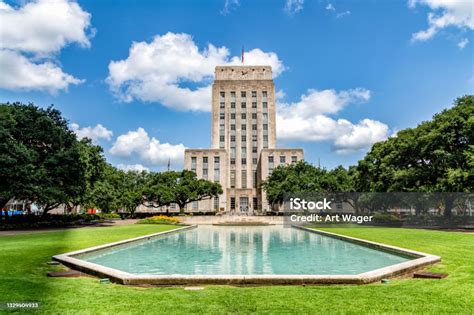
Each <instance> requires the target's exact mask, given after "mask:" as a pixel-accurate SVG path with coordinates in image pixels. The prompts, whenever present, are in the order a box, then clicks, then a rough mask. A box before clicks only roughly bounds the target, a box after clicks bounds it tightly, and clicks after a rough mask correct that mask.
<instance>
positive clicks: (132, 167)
mask: <svg viewBox="0 0 474 315" xmlns="http://www.w3.org/2000/svg"><path fill="white" fill-rule="evenodd" d="M117 167H118V168H119V169H121V170H124V171H125V172H128V171H132V172H143V171H145V172H148V171H150V169H149V168H148V167H146V166H143V165H141V164H118V165H117Z"/></svg>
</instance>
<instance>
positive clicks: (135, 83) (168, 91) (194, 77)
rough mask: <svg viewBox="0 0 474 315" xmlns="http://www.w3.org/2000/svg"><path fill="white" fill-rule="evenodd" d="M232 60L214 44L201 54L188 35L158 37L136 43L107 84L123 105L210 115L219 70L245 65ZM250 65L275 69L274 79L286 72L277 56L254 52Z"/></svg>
mask: <svg viewBox="0 0 474 315" xmlns="http://www.w3.org/2000/svg"><path fill="white" fill-rule="evenodd" d="M229 54H230V53H229V50H228V49H227V48H226V47H216V46H214V45H212V44H208V45H207V47H206V48H205V49H202V50H200V49H199V47H198V46H197V45H196V44H195V43H194V41H193V39H192V37H191V35H189V34H184V33H181V34H176V33H167V34H165V35H157V36H155V37H154V39H153V41H151V42H150V43H148V42H134V43H133V44H132V46H131V48H130V50H129V55H128V57H127V58H126V59H124V60H119V61H112V62H110V64H109V76H108V77H107V80H106V81H107V83H108V84H109V86H110V89H111V91H112V92H113V93H114V95H115V96H117V97H118V98H119V99H120V100H121V101H124V102H131V101H132V100H135V99H137V100H141V101H145V102H159V103H161V104H162V105H164V106H166V107H169V108H173V109H176V110H182V111H187V110H191V111H210V110H211V85H210V84H211V80H212V76H213V74H214V68H215V66H216V65H226V64H240V57H232V58H231V57H229ZM245 60H246V64H249V65H251V64H265V65H271V66H272V67H273V69H274V73H275V76H278V75H279V74H280V73H281V72H282V71H284V70H285V67H284V65H283V63H282V62H281V60H279V59H278V56H277V55H276V54H275V53H273V52H268V53H267V52H263V51H262V50H260V49H253V50H251V51H249V52H245ZM183 84H188V86H183ZM189 85H193V86H194V88H191V87H189Z"/></svg>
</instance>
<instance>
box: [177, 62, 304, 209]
mask: <svg viewBox="0 0 474 315" xmlns="http://www.w3.org/2000/svg"><path fill="white" fill-rule="evenodd" d="M302 159H303V149H282V148H276V125H275V85H274V83H273V79H272V68H271V67H270V66H218V67H216V68H215V78H214V84H213V85H212V129H211V148H210V149H187V150H186V151H185V158H184V167H185V169H188V170H192V171H194V172H196V174H197V176H198V178H203V179H208V180H211V181H216V182H219V183H220V184H221V185H222V188H223V190H224V192H223V194H222V195H220V196H219V197H218V198H214V199H212V200H202V201H199V202H193V203H191V204H188V205H187V209H186V211H187V212H210V211H214V212H225V213H229V214H249V215H252V214H263V213H265V212H267V211H269V210H271V209H270V205H269V204H268V202H267V198H266V195H265V192H264V191H263V190H262V189H261V188H260V185H261V183H262V181H263V180H265V179H266V178H267V177H268V175H269V174H271V172H272V170H273V168H274V167H276V166H278V165H280V164H290V163H296V162H297V161H299V160H302Z"/></svg>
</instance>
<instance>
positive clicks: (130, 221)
mask: <svg viewBox="0 0 474 315" xmlns="http://www.w3.org/2000/svg"><path fill="white" fill-rule="evenodd" d="M137 221H138V220H137V219H126V220H113V221H107V222H103V223H98V224H96V225H86V226H72V227H67V228H50V229H49V228H44V229H31V230H8V231H0V237H1V236H11V235H23V234H36V233H47V232H57V231H65V230H71V229H93V228H96V227H105V226H118V225H128V224H135V223H136V222H137Z"/></svg>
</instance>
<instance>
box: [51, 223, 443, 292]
mask: <svg viewBox="0 0 474 315" xmlns="http://www.w3.org/2000/svg"><path fill="white" fill-rule="evenodd" d="M195 227H196V225H191V226H185V227H181V228H177V229H175V230H171V231H166V232H160V233H155V234H151V235H146V236H141V237H136V238H132V239H128V240H124V241H120V242H115V243H110V244H105V245H101V246H95V247H91V248H87V249H83V250H79V251H74V252H70V253H65V254H61V255H56V256H54V257H53V260H55V261H58V262H60V263H62V264H63V265H65V266H68V267H70V268H71V269H74V270H78V271H81V272H84V273H87V274H90V275H94V276H97V277H101V278H109V279H110V280H111V281H113V282H116V283H120V284H125V285H144V284H147V285H197V284H225V285H318V284H319V285H330V284H353V285H361V284H368V283H373V282H377V281H380V280H381V279H385V278H391V277H396V276H401V275H405V274H410V273H413V272H415V271H418V270H420V269H423V268H425V267H426V266H428V265H431V264H434V263H437V262H439V261H441V258H440V257H439V256H434V255H430V254H426V253H422V252H417V251H412V250H408V249H404V248H400V247H395V246H390V245H385V244H381V243H376V242H371V241H366V240H362V239H358V238H353V237H348V236H344V235H340V234H335V233H330V232H325V231H320V230H314V229H309V228H305V227H300V226H294V228H298V229H302V230H305V231H308V232H311V233H317V234H321V235H324V236H327V237H332V238H337V239H340V240H344V241H347V242H351V243H356V244H358V245H361V246H365V247H369V248H374V249H377V250H381V251H386V252H391V253H396V254H401V255H405V256H409V257H413V259H411V260H409V261H405V262H402V263H398V264H394V265H390V266H387V267H383V268H380V269H375V270H371V271H369V272H365V273H362V274H357V275H291V274H290V275H135V274H131V273H127V272H123V271H120V270H117V269H113V268H109V267H105V266H102V265H98V264H95V263H91V262H87V261H85V260H81V259H79V258H77V256H79V255H83V254H86V253H91V252H94V251H98V250H104V249H108V248H112V247H118V246H124V245H126V244H128V243H131V242H137V241H146V240H147V239H151V238H155V237H159V236H163V235H167V234H171V233H179V232H182V231H184V230H188V229H193V228H195ZM229 228H232V227H229Z"/></svg>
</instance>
